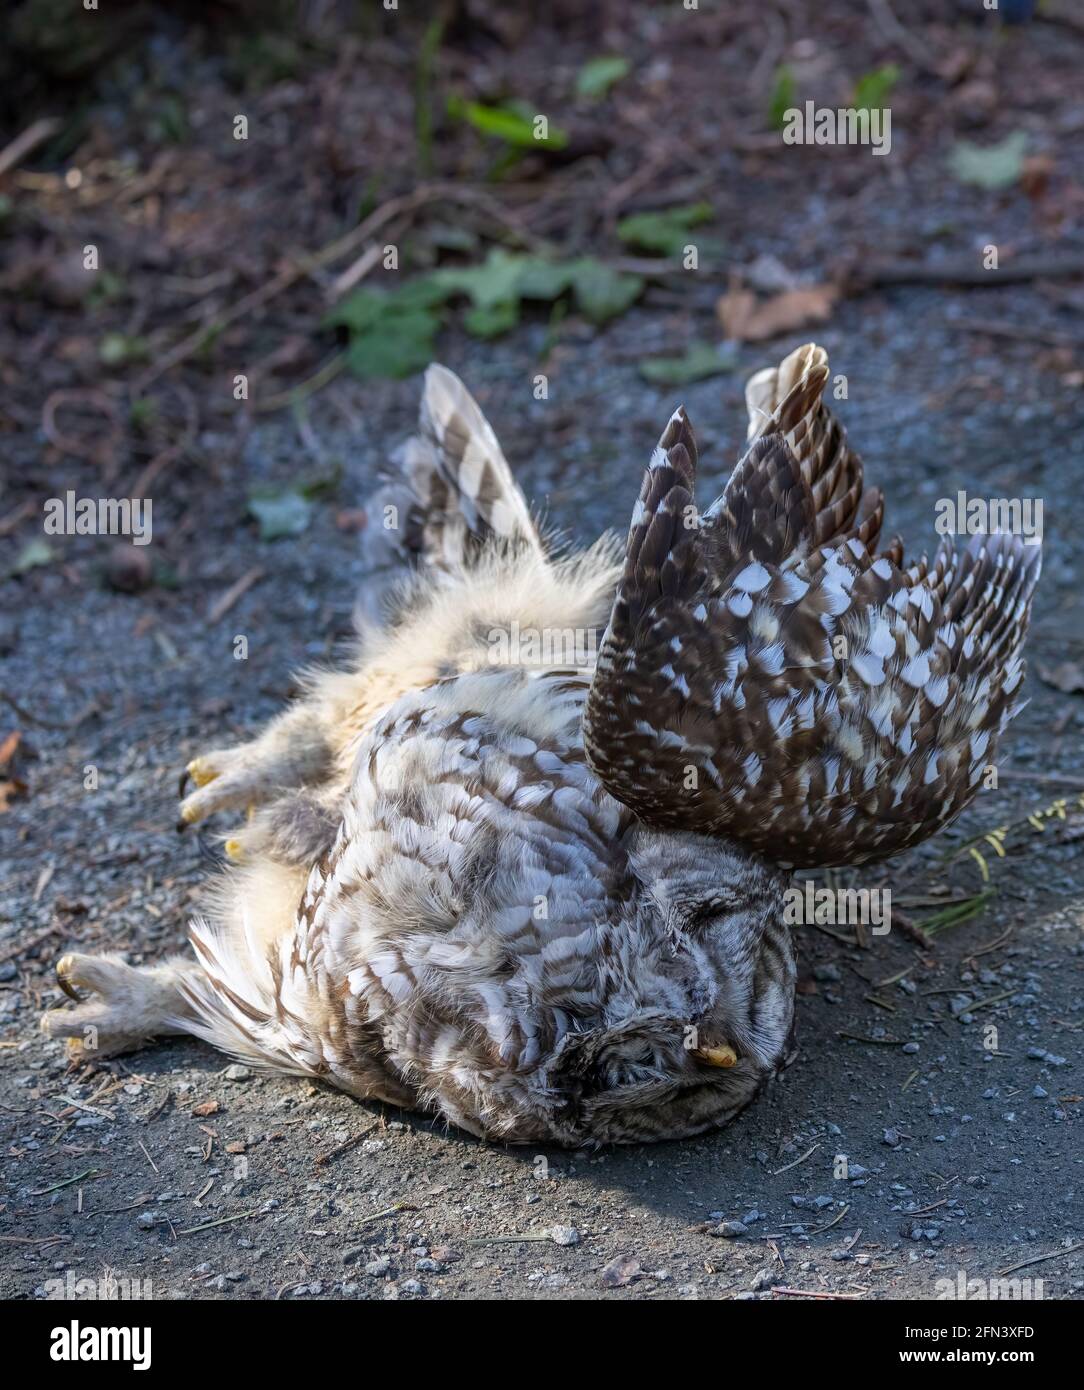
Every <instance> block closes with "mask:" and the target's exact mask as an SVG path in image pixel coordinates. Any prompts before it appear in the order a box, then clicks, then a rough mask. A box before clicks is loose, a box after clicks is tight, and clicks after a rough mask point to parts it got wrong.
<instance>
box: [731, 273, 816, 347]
mask: <svg viewBox="0 0 1084 1390" xmlns="http://www.w3.org/2000/svg"><path fill="white" fill-rule="evenodd" d="M838 297H839V290H838V289H837V287H836V286H835V285H802V286H801V287H800V288H799V289H795V290H784V291H783V292H782V293H781V294H775V295H772V296H771V298H769V299H759V298H758V297H757V296H756V295H755V294H754V293H753V291H752V290H747V289H746V288H745V287H744V286H742V285H739V284H732V285H731V287H730V289H729V290H727V292H726V294H724V295H723V297H722V298H721V299H720V300H719V302H718V303H717V304H716V306H715V312H716V313H717V314H718V316H719V322H720V323H721V324H722V325H723V332H724V333H725V334H726V336H727V337H728V338H732V339H734V340H735V341H737V342H744V343H759V342H763V341H764V340H765V339H767V338H776V337H779V336H780V334H783V333H792V332H794V331H795V330H796V329H799V328H805V327H806V326H807V325H808V324H812V323H824V322H825V320H827V319H828V318H829V317H830V315H831V313H832V309H833V307H834V305H835V302H836V299H837V298H838Z"/></svg>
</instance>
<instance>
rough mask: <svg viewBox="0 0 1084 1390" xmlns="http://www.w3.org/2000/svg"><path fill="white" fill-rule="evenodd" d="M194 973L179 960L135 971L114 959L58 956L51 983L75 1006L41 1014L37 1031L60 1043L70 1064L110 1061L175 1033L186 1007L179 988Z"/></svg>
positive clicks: (191, 965)
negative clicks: (62, 1043)
mask: <svg viewBox="0 0 1084 1390" xmlns="http://www.w3.org/2000/svg"><path fill="white" fill-rule="evenodd" d="M196 968H197V967H196V965H195V962H194V961H189V960H187V959H185V958H182V957H178V958H177V959H176V960H173V961H166V962H164V963H163V964H161V965H155V966H147V967H143V968H136V967H135V966H132V965H128V964H126V963H125V962H124V961H123V960H121V958H120V957H119V956H116V955H108V956H84V955H77V954H75V953H69V954H68V955H64V956H61V958H60V959H59V960H58V961H57V963H56V981H57V984H58V985H59V987H60V988H61V989H62V990H63V991H64V993H65V994H66V995H67V996H68V998H69V999H72V1000H74V1001H75V1007H74V1008H71V1009H50V1010H49V1011H48V1012H47V1013H44V1014H42V1016H41V1031H42V1032H43V1033H44V1034H45V1036H46V1037H47V1038H53V1039H56V1038H63V1039H64V1041H65V1045H66V1047H67V1052H68V1057H69V1059H70V1060H71V1061H73V1062H85V1061H94V1060H97V1059H99V1058H103V1057H113V1056H115V1055H116V1054H117V1053H119V1052H128V1051H131V1050H132V1049H133V1048H137V1047H139V1046H141V1045H142V1044H143V1043H144V1042H146V1041H147V1040H148V1039H149V1038H153V1037H154V1036H155V1035H156V1034H160V1033H176V1032H180V1031H181V1029H180V1028H179V1027H177V1026H176V1024H177V1022H178V1020H179V1019H181V1018H182V1017H183V1016H184V1015H185V1014H186V1013H187V1012H188V1008H187V1005H186V1004H185V1003H184V1001H183V999H182V997H181V994H180V991H179V988H178V985H179V982H180V979H181V977H182V976H183V974H185V973H187V972H191V971H193V970H195V969H196ZM81 990H85V991H87V997H86V998H84V997H83V995H82V994H81V993H80V991H81Z"/></svg>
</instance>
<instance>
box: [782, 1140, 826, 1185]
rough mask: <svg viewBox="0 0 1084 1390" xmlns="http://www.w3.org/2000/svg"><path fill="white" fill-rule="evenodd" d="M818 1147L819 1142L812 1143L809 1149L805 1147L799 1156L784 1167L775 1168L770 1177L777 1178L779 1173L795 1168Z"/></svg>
mask: <svg viewBox="0 0 1084 1390" xmlns="http://www.w3.org/2000/svg"><path fill="white" fill-rule="evenodd" d="M819 1148H820V1145H819V1144H814V1145H813V1147H812V1148H811V1149H807V1150H806V1152H805V1153H804V1154H802V1156H801V1158H796V1159H795V1160H794V1162H793V1163H788V1164H787V1165H786V1167H785V1168H777V1169H776V1170H775V1172H774V1173H773V1174H772V1177H773V1178H777V1177H778V1176H779V1174H780V1173H786V1172H789V1171H790V1169H791V1168H797V1166H798V1164H799V1163H804V1162H805V1161H806V1159H807V1158H808V1157H809V1155H810V1154H812V1153H816V1151H817V1150H818V1149H819Z"/></svg>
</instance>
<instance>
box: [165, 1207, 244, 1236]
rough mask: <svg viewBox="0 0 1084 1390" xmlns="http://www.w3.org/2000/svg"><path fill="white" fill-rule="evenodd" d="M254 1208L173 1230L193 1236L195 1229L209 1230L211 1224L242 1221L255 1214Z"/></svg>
mask: <svg viewBox="0 0 1084 1390" xmlns="http://www.w3.org/2000/svg"><path fill="white" fill-rule="evenodd" d="M255 1215H256V1211H255V1208H254V1209H253V1210H252V1211H241V1212H238V1213H237V1215H236V1216H223V1217H222V1219H221V1220H220V1221H205V1222H204V1223H203V1225H202V1226H188V1227H186V1229H185V1230H183V1231H174V1235H178V1236H194V1235H195V1234H196V1232H197V1231H209V1230H210V1229H211V1228H212V1227H213V1226H229V1225H231V1224H232V1223H233V1222H234V1221H244V1220H245V1219H246V1218H247V1217H249V1216H255Z"/></svg>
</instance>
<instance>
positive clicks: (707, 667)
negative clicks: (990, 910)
mask: <svg viewBox="0 0 1084 1390" xmlns="http://www.w3.org/2000/svg"><path fill="white" fill-rule="evenodd" d="M827 379H828V366H827V359H826V358H825V356H824V354H823V352H822V351H821V350H820V349H817V348H813V347H812V345H810V346H809V347H807V348H804V349H799V352H798V353H797V354H792V355H791V357H790V358H787V359H786V360H785V361H784V363H783V364H782V365H781V366H780V368H779V369H778V370H777V371H776V372H775V373H774V374H773V373H771V372H769V373H767V374H765V373H759V374H758V376H757V377H754V379H753V383H751V388H750V391H751V412H750V413H751V416H752V415H753V414H754V410H753V407H752V402H754V401H755V402H756V407H755V409H756V411H758V412H760V413H759V414H758V415H757V420H759V421H761V423H763V421H762V419H761V417H762V416H765V415H766V417H767V425H766V427H765V428H764V429H761V428H760V427H759V425H757V426H756V428H751V431H750V432H751V434H753V436H754V438H753V443H752V445H751V447H750V449H749V451H748V453H747V454H746V455H745V457H744V458H743V459H742V461H741V462H740V463H739V465H738V466H737V468H736V469H735V471H734V474H733V476H732V477H731V479H730V481H729V483H728V484H727V487H726V490H725V491H724V493H723V494H722V496H721V497H720V498H719V499H718V500H717V501H716V502H715V503H714V505H713V506H712V507H711V508H709V509H708V511H707V512H706V513H704V514H703V515H701V514H699V513H698V512H697V510H696V505H695V496H694V490H695V477H696V458H697V455H696V444H695V441H694V438H693V433H692V429H691V427H690V425H689V421H688V419H687V417H686V415H685V412H684V410H679V411H677V412H676V413H675V415H674V416H673V417H672V418H671V420H670V422H669V424H668V425H667V427H666V430H665V431H664V432H663V436H662V439H661V440H660V442H659V446H658V448H657V449H656V450H655V453H654V456H653V458H652V460H651V464H650V467H649V468H648V471H647V474H646V476H645V479H644V484H643V488H642V490H641V493H640V499H639V501H638V502H637V504H636V509H635V511H634V513H633V518H632V525H631V527H630V530H629V537H628V542H627V547H626V556H625V568H624V573H623V576H622V579H621V582H620V584H619V587H618V592H617V596H616V599H615V601H614V606H613V611H612V614H611V618H610V624H609V627H608V629H607V632H606V636H605V638H604V639H603V643H602V648H601V651H600V654H599V660H598V664H597V668H596V672H595V676H594V680H593V683H592V687H591V691H590V695H589V697H588V700H587V704H586V708H585V712H584V744H585V748H586V752H587V757H588V760H589V762H590V763H591V766H592V767H593V768H594V770H595V772H596V774H597V775H598V776H599V778H600V779H601V780H602V782H603V783H604V784H605V785H606V787H607V788H608V789H609V791H610V792H611V793H612V794H613V795H614V796H615V797H616V798H617V799H618V800H619V801H622V802H624V803H625V804H626V805H628V806H629V807H631V809H632V810H633V811H634V812H635V813H636V814H637V815H638V816H639V817H640V818H641V819H642V820H643V821H644V822H645V823H647V824H649V825H654V826H658V827H661V828H667V829H672V830H687V831H688V830H692V831H699V832H701V833H704V834H709V835H727V836H730V837H734V838H737V839H740V840H743V841H744V842H746V843H747V844H749V845H751V846H752V847H753V848H755V849H756V850H758V851H759V852H761V853H762V854H764V855H766V856H768V857H770V858H772V859H774V860H775V861H776V862H777V863H780V864H784V865H788V866H790V865H815V864H846V863H857V862H861V861H863V860H867V859H874V858H879V857H882V856H885V855H888V854H892V853H895V852H896V851H898V850H902V849H905V848H907V847H909V846H911V845H914V844H917V843H919V842H920V841H921V840H923V839H925V838H926V837H927V836H929V835H931V834H933V833H934V832H935V831H936V830H938V829H939V828H941V827H942V826H944V825H945V824H947V823H948V822H949V821H951V820H952V819H953V817H955V816H956V815H957V814H959V812H960V811H962V810H963V808H964V807H965V806H966V805H967V804H968V803H969V802H970V801H971V799H972V798H973V797H974V795H975V793H976V792H977V790H978V788H979V786H980V784H981V782H982V781H983V778H984V773H985V772H986V770H987V769H989V768H990V767H991V766H992V765H993V759H994V757H995V752H996V744H997V739H998V736H999V735H1000V733H1001V732H1002V731H1003V729H1004V728H1005V726H1006V724H1007V723H1008V722H1009V720H1010V719H1011V718H1012V716H1013V715H1014V714H1015V713H1016V712H1017V710H1018V709H1019V708H1020V704H1019V690H1020V684H1021V680H1022V678H1023V671H1024V664H1023V660H1022V656H1021V651H1022V647H1023V642H1024V635H1025V632H1026V629H1027V623H1028V617H1029V613H1030V607H1031V597H1032V593H1033V590H1034V587H1035V584H1036V581H1037V579H1038V576H1039V568H1040V553H1039V547H1038V545H1032V544H1029V543H1027V542H1026V541H1024V540H1022V539H1021V538H1020V537H1017V536H1010V535H1006V534H1001V533H995V534H992V535H986V534H983V535H976V536H973V537H972V538H971V539H970V541H969V543H968V545H967V547H966V549H965V550H964V551H963V552H962V553H957V552H956V551H955V550H954V549H953V548H952V546H951V544H949V543H945V544H943V545H942V547H941V548H940V549H939V551H938V552H937V554H936V556H935V557H934V560H933V562H932V564H931V563H928V562H927V560H926V559H925V558H923V559H922V560H920V561H919V562H918V563H916V564H912V565H910V566H909V567H907V568H904V567H903V554H902V547H901V546H900V544H899V543H898V542H897V541H893V542H892V543H891V544H890V545H889V546H888V547H886V548H885V549H884V550H883V551H882V552H881V553H878V552H877V549H876V542H877V537H878V534H879V531H880V525H881V515H882V512H883V503H882V499H881V496H880V493H879V492H876V490H867V489H865V488H864V486H863V479H862V468H861V463H860V461H859V459H858V457H857V455H855V454H854V453H853V452H852V451H851V450H850V448H849V446H848V445H847V443H846V438H845V436H844V434H843V431H842V430H841V429H840V428H839V426H838V425H837V424H836V423H835V422H834V421H833V420H832V418H831V416H830V414H829V413H828V411H827V408H826V407H825V406H824V404H823V401H822V399H821V396H822V392H823V389H824V385H825V382H826V381H827ZM757 383H759V384H757ZM752 424H754V425H755V424H756V421H753V422H752Z"/></svg>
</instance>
